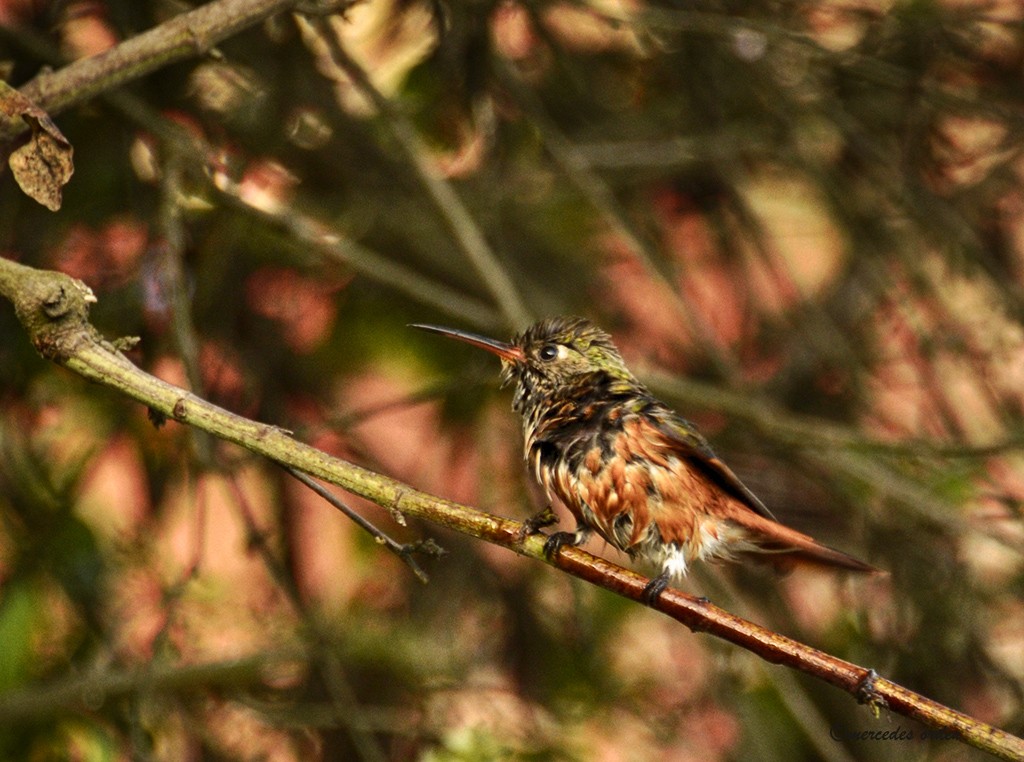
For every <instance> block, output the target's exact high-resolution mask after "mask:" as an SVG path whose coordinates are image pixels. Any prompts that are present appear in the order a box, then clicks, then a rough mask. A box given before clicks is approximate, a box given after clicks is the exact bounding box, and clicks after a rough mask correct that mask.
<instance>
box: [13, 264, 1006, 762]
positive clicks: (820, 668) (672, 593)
mask: <svg viewBox="0 0 1024 762" xmlns="http://www.w3.org/2000/svg"><path fill="white" fill-rule="evenodd" d="M0 293H2V294H3V295H4V296H5V297H6V298H7V299H8V300H10V301H11V302H12V303H13V304H14V307H15V311H16V313H17V315H18V318H19V320H20V321H21V324H22V326H23V327H24V329H25V331H26V333H27V334H28V337H29V339H30V340H31V342H32V343H33V345H34V346H35V347H36V349H37V350H38V351H39V353H40V354H41V355H42V356H43V357H44V358H46V359H48V360H50V361H52V362H55V363H57V364H58V365H61V366H63V367H65V368H67V369H68V370H70V371H72V372H74V373H77V374H79V375H81V376H82V377H84V378H87V379H89V380H91V381H94V382H96V383H98V384H101V385H103V386H107V387H110V388H112V389H114V390H116V391H118V392H120V393H121V394H123V395H125V396H127V397H130V398H131V399H134V400H136V401H138V402H140V403H142V404H143V405H146V406H147V407H148V408H149V410H150V411H151V415H152V416H153V417H154V418H155V419H156V420H163V419H167V420H173V421H176V422H178V423H180V424H183V425H187V426H191V427H194V428H196V429H199V430H202V431H205V432H207V433H209V434H211V435H213V436H215V437H217V438H219V439H222V440H224V441H227V442H232V443H234V444H237V445H239V446H241V447H244V448H245V449H247V450H249V451H251V452H253V453H256V454H258V455H262V456H264V457H266V458H268V459H269V460H271V461H273V462H275V463H278V464H280V465H281V466H284V467H285V468H287V469H289V470H291V471H295V472H301V473H303V474H308V475H309V476H312V477H315V478H317V479H321V480H323V481H326V482H329V483H331V484H335V485H337V486H339V487H341V488H342V489H344V490H346V491H348V492H350V493H351V494H353V495H358V496H359V497H362V498H365V499H367V500H369V501H371V502H373V503H375V504H377V505H379V506H381V507H382V508H384V509H386V510H387V511H389V512H390V514H391V515H392V516H393V517H394V518H395V519H396V520H397V521H399V522H400V523H405V521H406V520H407V519H408V518H416V519H422V520H425V521H428V522H431V523H434V524H437V525H439V526H443V527H446V528H448V529H452V530H455V531H457V532H461V533H463V534H466V535H469V536H471V537H475V538H477V539H479V540H483V541H485V542H490V543H492V544H494V545H500V546H501V547H504V548H506V549H508V550H511V551H513V552H515V553H518V554H520V555H522V556H526V557H527V558H532V559H534V560H537V561H541V562H545V563H549V564H550V565H552V566H554V567H556V568H558V569H560V570H561V571H563V572H565V573H566V574H569V575H572V576H574V577H578V578H579V579H582V580H585V581H587V582H590V583H591V584H594V585H597V586H599V587H603V588H604V589H606V590H609V591H611V592H613V593H616V594H617V595H621V596H623V597H625V598H629V599H631V600H634V601H638V602H640V601H643V600H644V590H645V587H646V585H647V584H648V580H647V579H646V578H645V577H643V576H641V575H639V574H637V573H635V572H632V571H629V570H628V569H625V568H623V567H621V566H618V565H616V564H613V563H611V562H609V561H606V560H604V559H601V558H598V557H596V556H593V555H591V554H590V553H587V552H586V551H584V550H581V549H579V548H575V547H563V548H562V549H561V550H560V551H559V552H558V553H557V554H555V555H554V556H553V557H552V558H550V559H549V558H547V557H546V556H545V553H544V540H545V538H544V537H543V536H541V535H531V534H527V533H525V532H524V531H523V529H524V527H523V524H522V523H521V522H518V521H514V520H511V519H505V518H500V517H498V516H493V515H491V514H488V513H485V512H483V511H480V510H478V509H476V508H473V507H470V506H466V505H461V504H459V503H455V502H452V501H450V500H445V499H443V498H440V497H436V496H434V495H430V494H427V493H425V492H421V491H419V490H417V489H415V488H413V487H411V486H409V485H407V484H403V483H402V482H400V481H398V480H396V479H392V478H390V477H388V476H385V475H383V474H378V473H375V472H373V471H370V470H368V469H366V468H363V467H361V466H358V465H356V464H354V463H349V462H347V461H345V460H343V459H341V458H337V457H334V456H331V455H329V454H327V453H325V452H323V451H321V450H318V449H316V448H314V447H310V446H309V445H306V444H303V443H302V442H299V441H297V440H295V439H294V438H292V437H291V436H290V435H289V434H288V432H286V431H285V430H283V429H281V428H278V427H276V426H273V425H270V424H266V423H260V422H258V421H253V420H251V419H248V418H244V417H242V416H239V415H236V414H234V413H232V412H230V411H228V410H225V409H223V408H221V407H218V406H217V405H214V404H212V403H210V402H208V401H206V400H204V399H202V398H200V397H198V396H196V395H195V394H192V393H191V392H189V391H187V390H186V389H182V388H180V387H177V386H174V385H173V384H169V383H167V382H165V381H162V380H161V379H159V378H156V377H155V376H152V375H150V374H148V373H146V372H144V371H142V370H141V369H139V368H138V367H136V366H135V365H134V364H133V363H132V362H131V361H130V360H128V358H127V357H126V356H125V355H124V354H123V353H122V352H121V351H120V348H119V347H123V346H127V345H130V343H131V342H130V340H128V341H127V342H126V340H120V341H115V342H111V341H108V340H106V339H105V338H103V337H102V336H101V335H100V333H99V332H98V331H97V330H96V329H95V328H94V327H93V326H92V325H91V324H90V323H89V320H88V314H89V308H90V305H91V304H92V303H93V302H95V301H96V298H95V296H94V295H93V293H92V291H91V289H89V288H88V286H86V285H85V284H84V283H82V282H81V281H79V280H77V279H75V278H72V277H70V276H67V275H64V274H63V273H58V272H52V271H45V270H37V269H33V268H30V267H27V266H25V265H21V264H18V263H15V262H11V261H9V260H0ZM373 531H375V533H376V534H377V537H378V539H379V540H380V541H381V542H382V544H385V545H387V546H388V547H389V548H390V549H391V550H392V551H393V552H396V553H398V554H399V555H400V556H401V557H402V558H403V559H404V560H406V562H407V563H409V564H410V566H412V568H413V569H414V571H418V567H417V566H416V565H415V562H414V561H412V560H411V555H412V554H413V553H414V552H416V551H418V550H426V551H427V552H430V551H432V550H434V548H435V547H436V546H433V545H432V544H422V545H418V544H413V545H399V544H397V543H394V542H393V541H389V540H388V539H386V536H385V535H384V534H383V533H380V532H377V531H376V530H373ZM651 605H652V607H653V608H654V609H656V610H658V611H660V612H662V613H664V614H666V615H667V616H670V617H672V618H673V619H675V620H677V621H679V622H680V623H682V624H684V625H686V626H687V627H689V628H690V629H691V630H693V631H695V632H706V633H708V634H711V635H714V636H716V637H719V638H721V639H723V640H726V641H729V642H731V643H734V644H735V645H738V646H740V647H742V648H745V649H747V650H748V651H750V652H752V653H754V654H756V655H758V656H760V657H761V658H762V659H765V660H766V661H768V662H771V663H773V664H781V665H783V666H786V667H789V668H791V669H796V670H799V671H801V672H804V673H806V674H808V675H812V676H814V677H816V678H818V679H820V680H823V681H825V682H827V683H830V684H832V685H834V686H836V687H838V688H840V689H842V690H844V691H846V692H847V693H849V694H850V695H851V696H853V697H854V698H856V699H857V700H858V701H859V702H861V703H866V704H868V705H870V706H871V707H872V709H873V710H874V711H880V710H883V709H887V710H889V711H892V712H895V713H897V714H901V715H904V716H906V717H910V718H912V719H915V720H917V721H919V722H922V723H924V724H925V725H928V726H930V727H933V728H936V729H940V730H943V731H945V732H948V733H950V734H951V735H953V736H956V737H957V738H959V739H961V740H962V741H964V742H965V743H968V744H970V745H972V746H975V747H977V748H979V749H982V750H984V751H987V752H989V753H990V754H993V755H995V756H998V757H1001V758H1003V759H1011V760H1012V759H1021V758H1024V740H1022V739H1020V738H1017V737H1015V736H1013V735H1010V734H1009V733H1006V732H1004V731H1002V730H1000V729H998V728H995V727H993V726H990V725H987V724H985V723H983V722H980V721H979V720H977V719H975V718H973V717H971V716H969V715H966V714H963V713H961V712H958V711H956V710H954V709H951V708H949V707H946V706H944V705H942V704H939V703H938V702H935V701H932V700H931V699H929V698H927V697H925V696H922V695H920V694H917V693H914V692H913V691H911V690H908V689H906V688H904V687H902V686H900V685H898V684H896V683H893V682H891V681H889V680H886V679H885V678H884V677H881V676H879V675H877V674H876V673H875V672H874V671H873V670H871V669H869V668H866V667H862V666H858V665H856V664H852V663H850V662H847V661H844V660H842V659H839V658H836V657H834V656H831V655H829V654H827V653H824V652H822V651H820V650H817V649H815V648H811V647H810V646H807V645H804V644H803V643H800V642H797V641H795V640H793V639H791V638H788V637H786V636H784V635H781V634H779V633H776V632H773V631H771V630H768V629H766V628H764V627H761V626H759V625H757V624H754V623H753V622H749V621H746V620H744V619H741V618H740V617H737V616H733V615H732V614H730V613H729V612H727V611H724V610H723V609H720V608H719V607H717V606H715V605H714V604H712V603H711V602H709V601H707V600H706V599H702V598H695V597H693V596H690V595H686V594H684V593H682V592H680V591H678V590H674V589H671V588H670V589H666V590H665V591H664V592H663V593H662V595H661V596H660V597H659V598H657V599H656V600H654V601H653V602H652V604H651Z"/></svg>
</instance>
